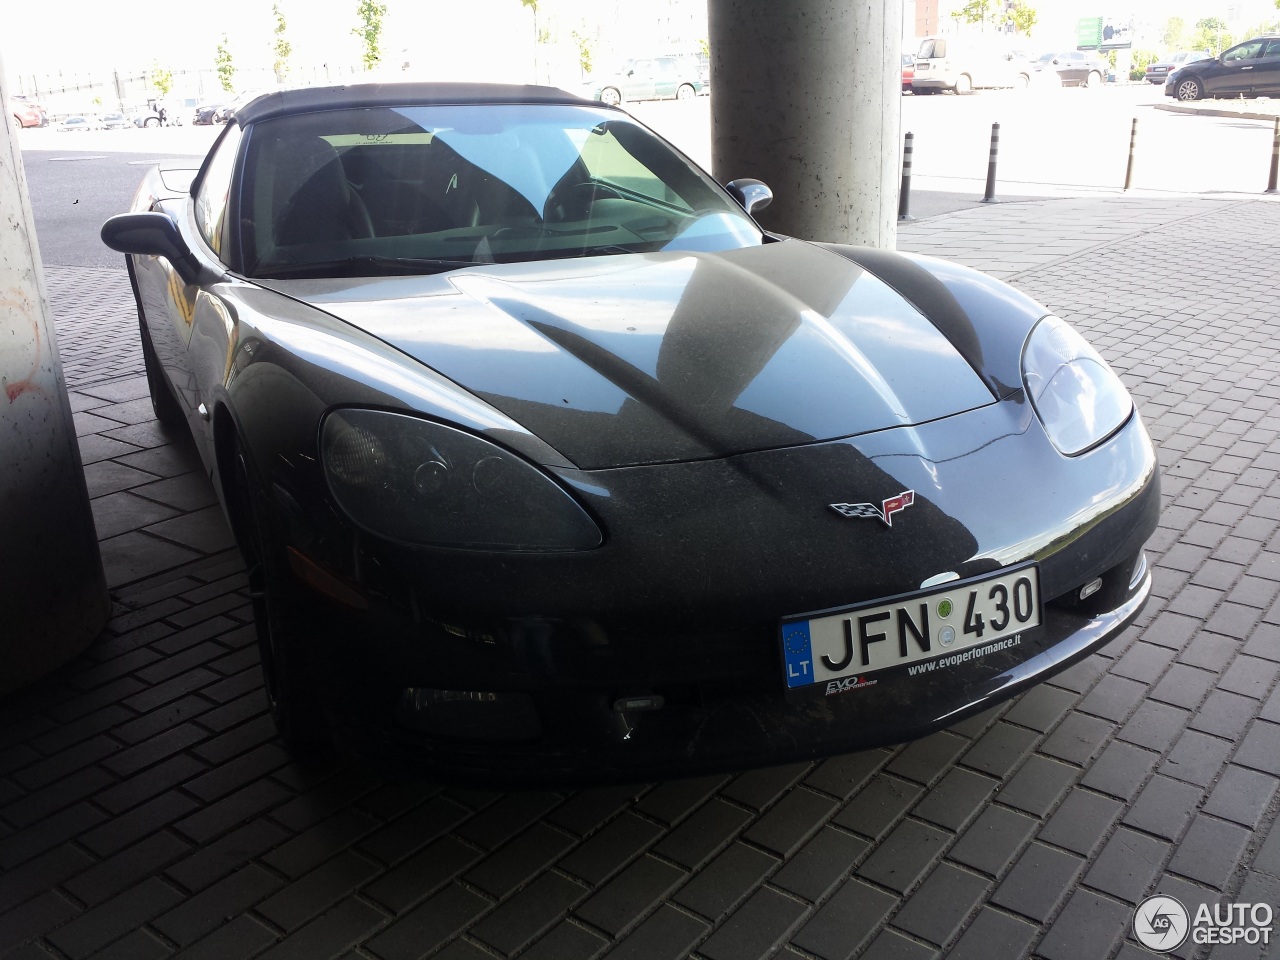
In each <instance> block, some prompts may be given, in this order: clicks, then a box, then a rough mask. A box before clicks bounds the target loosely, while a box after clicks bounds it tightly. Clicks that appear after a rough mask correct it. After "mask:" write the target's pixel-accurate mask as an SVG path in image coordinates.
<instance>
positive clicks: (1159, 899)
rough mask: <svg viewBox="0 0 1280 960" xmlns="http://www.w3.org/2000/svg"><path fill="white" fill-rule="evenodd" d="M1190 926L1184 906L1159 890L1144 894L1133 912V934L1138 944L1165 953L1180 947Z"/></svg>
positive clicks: (1189, 918) (1189, 919)
mask: <svg viewBox="0 0 1280 960" xmlns="http://www.w3.org/2000/svg"><path fill="white" fill-rule="evenodd" d="M1190 926H1191V917H1190V916H1189V915H1188V914H1187V908H1186V907H1184V906H1183V905H1182V904H1181V903H1179V902H1178V901H1177V900H1175V899H1174V898H1173V897H1166V896H1164V895H1163V894H1159V893H1158V894H1156V895H1155V896H1154V897H1147V899H1145V900H1143V901H1142V902H1141V903H1140V904H1138V909H1136V910H1135V911H1134V912H1133V935H1134V936H1135V937H1136V938H1137V940H1138V942H1139V943H1140V944H1142V945H1143V946H1144V947H1148V948H1149V949H1151V950H1154V951H1156V952H1157V953H1168V952H1169V951H1170V950H1176V949H1177V948H1178V947H1180V946H1182V941H1184V940H1186V939H1187V930H1188V929H1189V928H1190Z"/></svg>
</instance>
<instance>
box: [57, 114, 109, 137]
mask: <svg viewBox="0 0 1280 960" xmlns="http://www.w3.org/2000/svg"><path fill="white" fill-rule="evenodd" d="M101 126H102V124H100V123H99V122H98V118H97V117H93V116H90V115H88V114H76V115H74V116H70V117H67V118H65V119H64V120H63V121H62V122H61V123H59V124H58V128H57V129H58V132H59V133H84V132H88V131H89V130H98V129H100V128H101Z"/></svg>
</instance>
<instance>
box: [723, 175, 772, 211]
mask: <svg viewBox="0 0 1280 960" xmlns="http://www.w3.org/2000/svg"><path fill="white" fill-rule="evenodd" d="M724 188H725V189H726V190H728V191H729V196H731V197H733V199H735V200H737V201H738V203H740V204H741V205H742V209H743V210H745V211H747V213H749V214H751V215H752V216H754V215H755V214H757V213H759V212H760V211H761V210H763V209H764V208H765V207H767V206H769V204H771V203H772V202H773V191H772V190H770V189H769V187H768V186H767V185H766V184H764V183H762V182H761V181H759V180H755V179H753V178H751V177H742V178H741V179H739V180H730V181H729V182H728V183H726V184H725V185H724Z"/></svg>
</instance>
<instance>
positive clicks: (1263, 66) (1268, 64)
mask: <svg viewBox="0 0 1280 960" xmlns="http://www.w3.org/2000/svg"><path fill="white" fill-rule="evenodd" d="M1252 72H1253V76H1252V78H1251V79H1252V82H1253V86H1252V88H1251V90H1252V92H1253V95H1254V96H1255V97H1256V96H1268V97H1274V96H1275V95H1276V94H1280V37H1274V38H1272V39H1270V40H1268V41H1267V42H1266V46H1264V47H1263V48H1262V54H1261V56H1259V57H1258V60H1257V64H1256V65H1255V66H1254V68H1253V71H1252Z"/></svg>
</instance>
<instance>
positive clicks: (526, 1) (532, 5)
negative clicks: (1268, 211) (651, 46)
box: [520, 0, 1280, 13]
mask: <svg viewBox="0 0 1280 960" xmlns="http://www.w3.org/2000/svg"><path fill="white" fill-rule="evenodd" d="M520 2H521V3H522V4H523V5H524V6H526V7H528V8H529V9H530V10H532V11H533V12H534V13H537V12H538V0H520ZM1276 3H1280V0H1276Z"/></svg>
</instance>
